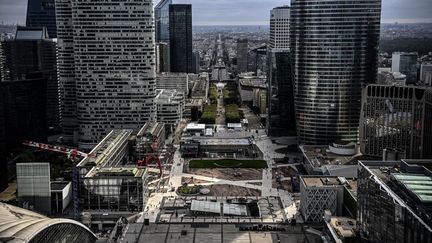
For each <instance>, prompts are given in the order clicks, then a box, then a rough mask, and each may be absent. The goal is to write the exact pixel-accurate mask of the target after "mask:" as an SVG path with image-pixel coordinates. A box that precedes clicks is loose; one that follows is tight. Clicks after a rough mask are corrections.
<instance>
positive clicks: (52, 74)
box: [0, 27, 59, 127]
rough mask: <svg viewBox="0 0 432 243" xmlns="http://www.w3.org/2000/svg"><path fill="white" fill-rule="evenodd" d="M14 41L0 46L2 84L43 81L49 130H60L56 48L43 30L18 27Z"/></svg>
mask: <svg viewBox="0 0 432 243" xmlns="http://www.w3.org/2000/svg"><path fill="white" fill-rule="evenodd" d="M15 36H16V37H15V39H14V40H6V41H3V42H1V45H0V48H1V49H2V54H1V55H2V58H1V59H2V61H0V66H2V68H0V70H1V71H0V72H2V74H1V75H0V76H1V79H2V81H22V80H26V79H32V78H35V77H36V78H39V79H43V80H44V82H45V81H46V85H47V86H46V87H47V90H46V94H47V95H46V98H47V101H46V105H47V108H46V112H47V114H46V117H47V125H48V126H49V127H59V99H58V80H57V68H56V66H57V65H56V61H57V60H56V57H57V56H56V54H57V53H56V48H57V44H56V43H55V41H53V40H52V39H49V38H48V34H47V30H46V28H45V27H18V28H17V31H16V35H15Z"/></svg>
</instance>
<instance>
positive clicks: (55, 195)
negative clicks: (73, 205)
mask: <svg viewBox="0 0 432 243" xmlns="http://www.w3.org/2000/svg"><path fill="white" fill-rule="evenodd" d="M71 201H72V183H71V182H69V181H52V182H51V211H52V213H54V214H56V213H60V214H61V213H63V212H64V210H65V209H66V208H67V207H68V206H69V203H70V202H71Z"/></svg>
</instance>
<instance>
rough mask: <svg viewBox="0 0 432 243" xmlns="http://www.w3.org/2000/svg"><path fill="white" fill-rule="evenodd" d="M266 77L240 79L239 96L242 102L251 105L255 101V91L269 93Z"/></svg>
mask: <svg viewBox="0 0 432 243" xmlns="http://www.w3.org/2000/svg"><path fill="white" fill-rule="evenodd" d="M266 82H267V79H266V77H264V76H263V77H255V76H243V77H240V79H239V85H238V89H239V94H240V99H241V102H244V103H250V104H251V105H252V103H253V101H254V91H255V90H263V91H267V84H266Z"/></svg>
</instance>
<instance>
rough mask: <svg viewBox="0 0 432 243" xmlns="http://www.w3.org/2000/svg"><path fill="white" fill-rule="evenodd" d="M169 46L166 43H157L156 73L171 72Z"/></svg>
mask: <svg viewBox="0 0 432 243" xmlns="http://www.w3.org/2000/svg"><path fill="white" fill-rule="evenodd" d="M169 53H170V49H169V44H168V43H166V42H159V43H156V73H163V72H169V70H170V62H169Z"/></svg>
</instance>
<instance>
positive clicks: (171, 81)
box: [156, 73, 189, 96]
mask: <svg viewBox="0 0 432 243" xmlns="http://www.w3.org/2000/svg"><path fill="white" fill-rule="evenodd" d="M156 88H157V89H174V90H177V91H178V92H182V93H183V94H184V95H185V96H186V95H188V94H189V75H188V74H187V73H161V74H158V75H157V76H156Z"/></svg>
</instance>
